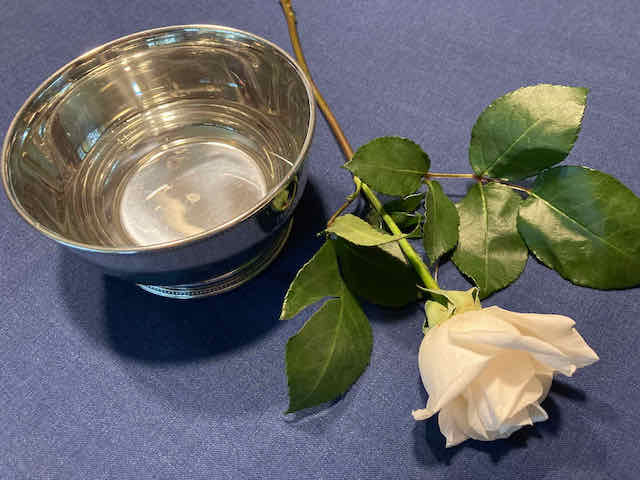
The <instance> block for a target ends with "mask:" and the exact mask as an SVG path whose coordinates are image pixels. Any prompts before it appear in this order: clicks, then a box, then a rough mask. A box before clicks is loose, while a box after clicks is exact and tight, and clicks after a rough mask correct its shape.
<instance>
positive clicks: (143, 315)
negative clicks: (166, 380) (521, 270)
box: [61, 182, 326, 363]
mask: <svg viewBox="0 0 640 480" xmlns="http://www.w3.org/2000/svg"><path fill="white" fill-rule="evenodd" d="M322 207H323V204H322V202H321V200H320V198H319V195H318V194H317V192H316V190H315V189H314V186H313V184H312V183H311V182H309V183H308V184H307V187H306V190H305V193H304V195H303V197H302V199H301V202H300V205H299V206H298V210H297V215H296V218H295V220H294V224H293V229H292V233H291V236H290V238H289V240H288V242H287V244H286V246H285V248H284V250H283V251H282V253H281V254H280V256H279V257H278V258H277V259H276V260H275V261H274V263H273V264H272V265H271V266H270V267H269V268H268V269H267V270H266V271H265V272H263V273H262V274H261V275H259V276H258V277H257V278H255V279H253V280H252V281H250V282H248V283H247V284H245V285H243V286H242V287H240V288H238V289H237V290H234V291H232V292H229V293H226V294H224V295H221V296H216V297H210V298H206V299H201V300H189V301H179V300H171V299H166V298H162V297H159V296H156V295H152V294H149V293H146V292H144V291H142V290H141V289H139V288H137V287H135V286H134V285H132V284H131V283H129V282H126V281H123V280H120V279H117V278H112V277H107V276H103V275H102V273H101V272H100V271H99V270H98V269H97V268H95V267H92V266H90V265H86V264H84V262H82V261H81V260H79V259H78V258H76V256H75V255H73V254H72V253H70V252H67V250H66V249H63V253H62V255H63V258H62V260H61V261H62V266H61V276H62V278H61V285H62V288H63V293H64V298H65V302H66V303H67V304H68V306H69V308H70V310H71V312H72V317H73V319H74V321H75V322H76V323H77V324H78V325H79V326H81V327H82V328H83V329H84V330H85V331H86V332H87V333H88V335H89V336H90V337H92V338H93V339H94V340H95V341H96V342H98V343H100V344H103V345H105V346H107V347H108V348H111V349H113V350H114V351H115V352H117V353H118V354H121V355H124V356H126V357H130V358H134V359H137V360H140V361H143V362H147V363H157V362H166V363H176V362H188V361H191V360H196V359H199V358H206V357H210V356H214V355H217V354H220V353H222V352H226V351H229V350H233V349H235V348H238V347H240V346H242V345H245V344H248V343H250V342H252V341H254V340H256V339H257V338H259V337H261V336H263V335H264V334H266V333H267V332H268V331H270V330H271V329H273V328H277V326H278V325H279V322H280V321H279V320H278V318H279V315H280V308H281V306H282V299H283V297H284V294H285V292H286V289H287V287H288V284H289V282H290V281H291V280H292V279H293V276H294V275H295V272H296V271H297V269H298V268H300V266H301V265H302V264H303V263H304V262H306V261H307V260H308V258H309V256H310V254H311V252H313V251H314V249H315V248H316V246H312V245H310V242H317V243H318V245H317V247H319V245H320V239H317V237H316V233H317V232H319V231H321V230H322V228H323V226H324V224H325V222H326V215H325V212H324V209H323V208H322Z"/></svg>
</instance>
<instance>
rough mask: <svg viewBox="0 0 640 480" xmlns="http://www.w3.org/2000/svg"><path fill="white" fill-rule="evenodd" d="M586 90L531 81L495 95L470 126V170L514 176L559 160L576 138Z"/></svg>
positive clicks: (564, 155)
mask: <svg viewBox="0 0 640 480" xmlns="http://www.w3.org/2000/svg"><path fill="white" fill-rule="evenodd" d="M587 92H588V90H587V89H586V88H577V87H566V86H562V85H535V86H531V87H524V88H520V89H518V90H515V91H513V92H510V93H507V94H506V95H504V96H503V97H500V98H498V99H497V100H496V101H494V102H493V103H492V104H491V105H489V106H488V107H487V108H486V109H485V110H484V111H483V112H482V114H480V117H479V118H478V120H477V122H476V124H475V125H474V126H473V130H472V132H471V146H470V148H469V161H470V163H471V166H472V167H473V171H474V172H476V174H478V175H480V176H488V177H494V178H503V179H507V180H516V179H521V178H526V177H530V176H532V175H535V174H536V173H538V172H541V171H542V170H544V169H545V168H548V167H550V166H552V165H555V164H556V163H559V162H561V161H562V160H564V159H565V158H566V156H567V155H568V154H569V152H570V151H571V148H572V147H573V144H574V143H575V141H576V139H577V138H578V133H579V131H580V125H581V123H582V115H583V114H584V109H585V105H586V102H587Z"/></svg>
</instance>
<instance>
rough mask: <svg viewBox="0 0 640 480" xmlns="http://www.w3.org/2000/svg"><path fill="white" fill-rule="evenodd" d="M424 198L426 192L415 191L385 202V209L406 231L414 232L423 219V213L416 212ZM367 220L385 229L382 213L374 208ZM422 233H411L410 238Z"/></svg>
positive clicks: (401, 228) (419, 235) (372, 224)
mask: <svg viewBox="0 0 640 480" xmlns="http://www.w3.org/2000/svg"><path fill="white" fill-rule="evenodd" d="M423 199H424V193H414V194H413V195H408V196H406V197H404V198H396V199H395V200H391V201H390V202H387V203H385V204H384V205H383V206H384V210H385V212H387V213H388V214H389V215H390V216H391V218H392V219H393V221H394V222H396V225H398V227H399V228H400V230H402V231H403V232H405V233H412V232H414V230H416V228H417V226H418V225H419V224H420V222H421V221H422V215H420V214H419V213H413V212H415V211H416V210H417V209H418V207H420V204H421V203H422V201H423ZM367 222H368V223H369V224H370V225H371V226H373V227H374V228H377V229H378V230H382V229H385V227H386V225H385V224H384V221H383V220H382V217H381V216H380V214H379V213H378V212H377V211H376V210H375V208H372V209H370V210H369V213H368V214H367ZM421 236H422V234H421V233H420V232H419V231H416V234H414V235H409V238H419V237H421Z"/></svg>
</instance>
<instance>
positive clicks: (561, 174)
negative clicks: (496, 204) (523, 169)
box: [518, 167, 640, 289]
mask: <svg viewBox="0 0 640 480" xmlns="http://www.w3.org/2000/svg"><path fill="white" fill-rule="evenodd" d="M518 229H519V230H520V234H521V235H522V237H523V238H524V240H525V241H526V243H527V245H528V247H529V248H530V249H531V251H532V252H533V253H534V254H535V256H536V257H538V258H539V259H540V260H541V261H542V262H543V263H544V264H545V265H547V266H549V267H550V268H553V269H554V270H556V271H557V272H558V273H560V275H562V276H563V277H565V278H566V279H568V280H570V281H571V282H573V283H576V284H578V285H584V286H587V287H593V288H600V289H611V288H627V287H632V286H635V285H638V284H640V198H638V197H637V196H636V195H634V194H633V192H632V191H631V190H629V189H628V188H627V187H625V186H624V185H623V184H622V183H620V182H619V181H618V180H616V179H615V178H613V177H612V176H610V175H607V174H605V173H602V172H599V171H597V170H591V169H588V168H584V167H556V168H553V169H551V170H549V171H547V172H544V173H543V174H542V175H540V176H539V177H538V179H537V181H536V184H535V186H534V188H533V193H532V194H531V196H530V197H529V198H528V199H527V200H526V201H525V202H524V203H523V204H522V206H521V207H520V214H519V216H518Z"/></svg>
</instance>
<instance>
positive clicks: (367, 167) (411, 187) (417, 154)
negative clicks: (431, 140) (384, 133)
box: [344, 137, 430, 196]
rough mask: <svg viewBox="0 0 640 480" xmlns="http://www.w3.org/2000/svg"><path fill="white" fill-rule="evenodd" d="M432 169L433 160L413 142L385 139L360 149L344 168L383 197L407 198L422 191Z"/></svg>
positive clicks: (401, 139) (395, 138) (402, 139)
mask: <svg viewBox="0 0 640 480" xmlns="http://www.w3.org/2000/svg"><path fill="white" fill-rule="evenodd" d="M429 165H430V162H429V156H428V155H427V154H426V153H425V152H423V151H422V149H421V148H420V146H419V145H417V144H416V143H414V142H412V141H411V140H409V139H406V138H401V137H381V138H376V139H375V140H372V141H371V142H369V143H367V144H366V145H363V146H362V147H360V148H359V149H358V150H357V151H356V153H355V154H354V155H353V158H352V159H351V160H350V161H349V162H347V163H346V164H345V165H344V167H345V168H346V169H347V170H349V171H350V172H351V173H353V174H354V175H356V176H358V177H360V178H361V179H362V181H363V182H365V183H366V184H368V185H369V186H370V187H371V188H373V189H374V190H377V191H378V192H380V193H385V194H387V195H396V196H404V195H409V194H411V193H414V192H415V191H416V190H417V189H418V188H420V184H421V182H422V177H423V176H424V175H425V174H426V173H428V172H429Z"/></svg>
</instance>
